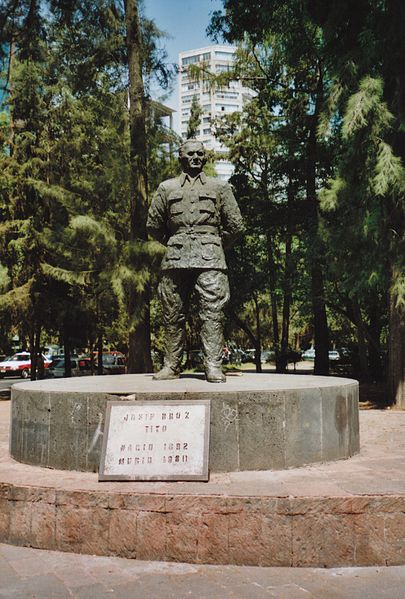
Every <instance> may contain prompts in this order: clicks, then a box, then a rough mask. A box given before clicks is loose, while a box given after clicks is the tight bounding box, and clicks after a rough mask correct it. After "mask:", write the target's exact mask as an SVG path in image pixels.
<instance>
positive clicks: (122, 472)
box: [99, 399, 210, 481]
mask: <svg viewBox="0 0 405 599" xmlns="http://www.w3.org/2000/svg"><path fill="white" fill-rule="evenodd" d="M209 430H210V400H208V399H204V400H201V401H163V402H162V401H109V402H107V413H106V421H105V429H104V438H103V447H102V452H101V461H100V470H99V480H100V481H102V480H205V481H206V480H208V455H209Z"/></svg>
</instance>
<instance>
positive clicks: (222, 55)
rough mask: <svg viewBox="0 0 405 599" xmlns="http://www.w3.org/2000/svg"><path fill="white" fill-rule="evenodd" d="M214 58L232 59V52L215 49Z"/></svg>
mask: <svg viewBox="0 0 405 599" xmlns="http://www.w3.org/2000/svg"><path fill="white" fill-rule="evenodd" d="M215 58H217V59H220V60H233V59H234V52H224V51H223V50H215Z"/></svg>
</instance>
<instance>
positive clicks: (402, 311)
mask: <svg viewBox="0 0 405 599" xmlns="http://www.w3.org/2000/svg"><path fill="white" fill-rule="evenodd" d="M388 343H389V346H388V357H389V368H388V383H389V389H390V394H391V400H392V403H394V404H395V405H396V407H397V408H401V409H405V308H404V306H403V304H398V297H397V296H396V295H395V294H391V298H390V326H389V341H388Z"/></svg>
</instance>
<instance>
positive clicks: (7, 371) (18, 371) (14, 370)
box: [0, 352, 52, 379]
mask: <svg viewBox="0 0 405 599" xmlns="http://www.w3.org/2000/svg"><path fill="white" fill-rule="evenodd" d="M42 358H43V360H44V368H49V366H50V364H51V362H52V361H51V360H50V359H49V358H47V357H46V356H44V355H43V354H42ZM30 374H31V356H30V354H29V352H19V353H17V354H14V355H13V356H10V357H9V358H6V359H5V360H3V362H0V378H4V377H5V376H20V377H21V378H22V379H27V378H29V376H30Z"/></svg>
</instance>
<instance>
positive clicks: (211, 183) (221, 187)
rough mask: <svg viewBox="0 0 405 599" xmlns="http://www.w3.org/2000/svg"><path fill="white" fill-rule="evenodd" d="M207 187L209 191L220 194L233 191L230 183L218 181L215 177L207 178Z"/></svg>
mask: <svg viewBox="0 0 405 599" xmlns="http://www.w3.org/2000/svg"><path fill="white" fill-rule="evenodd" d="M207 185H208V187H209V189H212V190H213V191H216V192H218V193H221V194H223V193H226V192H228V191H232V189H233V188H232V185H231V184H230V183H228V182H227V181H222V179H218V178H217V177H207Z"/></svg>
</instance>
